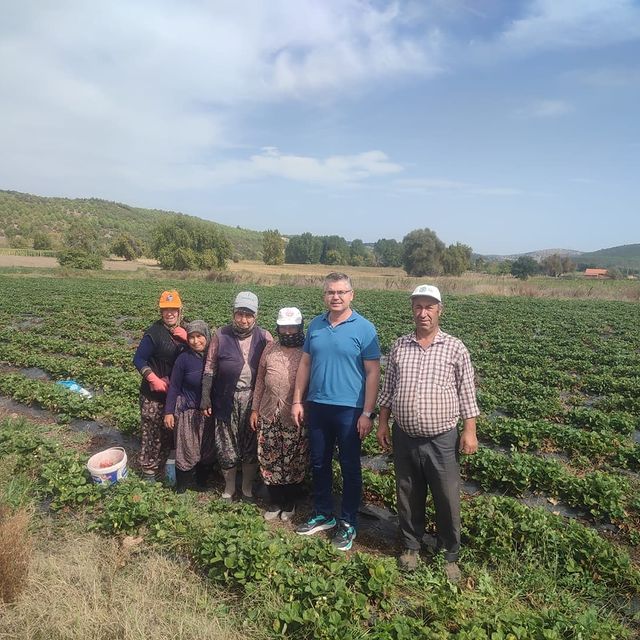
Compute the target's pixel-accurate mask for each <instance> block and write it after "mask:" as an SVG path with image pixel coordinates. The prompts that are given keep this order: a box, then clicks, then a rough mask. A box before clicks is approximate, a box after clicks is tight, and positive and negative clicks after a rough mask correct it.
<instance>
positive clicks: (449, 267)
mask: <svg viewBox="0 0 640 640" xmlns="http://www.w3.org/2000/svg"><path fill="white" fill-rule="evenodd" d="M472 253H473V250H472V249H471V247H469V246H467V245H466V244H461V243H459V242H456V244H450V245H449V246H448V247H447V248H446V249H445V250H444V251H443V253H442V267H443V269H444V272H445V274H446V275H449V276H461V275H462V274H463V273H464V272H465V271H467V270H468V269H469V267H470V266H471V254H472Z"/></svg>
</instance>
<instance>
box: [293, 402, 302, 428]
mask: <svg viewBox="0 0 640 640" xmlns="http://www.w3.org/2000/svg"><path fill="white" fill-rule="evenodd" d="M291 419H292V420H293V424H295V425H296V427H298V429H300V427H302V425H303V424H304V405H303V404H302V402H294V403H293V404H292V405H291Z"/></svg>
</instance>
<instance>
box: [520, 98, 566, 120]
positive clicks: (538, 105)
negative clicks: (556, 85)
mask: <svg viewBox="0 0 640 640" xmlns="http://www.w3.org/2000/svg"><path fill="white" fill-rule="evenodd" d="M573 110H574V108H573V106H572V105H571V104H569V103H568V102H566V101H565V100H537V101H535V102H532V103H531V104H528V105H526V106H524V107H521V108H520V109H518V110H517V111H516V112H515V115H516V116H518V117H521V118H557V117H560V116H564V115H567V114H568V113H571V112H572V111H573Z"/></svg>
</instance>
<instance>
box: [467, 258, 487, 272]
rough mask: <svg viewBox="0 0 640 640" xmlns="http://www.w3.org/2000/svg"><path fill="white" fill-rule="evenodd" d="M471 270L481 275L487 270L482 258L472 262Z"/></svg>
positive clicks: (484, 260) (485, 262)
mask: <svg viewBox="0 0 640 640" xmlns="http://www.w3.org/2000/svg"><path fill="white" fill-rule="evenodd" d="M471 268H472V269H473V271H475V272H476V273H483V272H484V271H486V269H487V261H486V259H485V258H483V257H482V256H478V257H477V258H476V259H475V260H473V262H472V264H471Z"/></svg>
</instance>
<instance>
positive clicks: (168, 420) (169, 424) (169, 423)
mask: <svg viewBox="0 0 640 640" xmlns="http://www.w3.org/2000/svg"><path fill="white" fill-rule="evenodd" d="M175 424H176V422H175V418H174V417H173V414H172V413H168V414H167V415H166V416H165V417H164V426H165V427H166V428H167V429H170V430H171V431H173V428H174V427H175Z"/></svg>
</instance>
